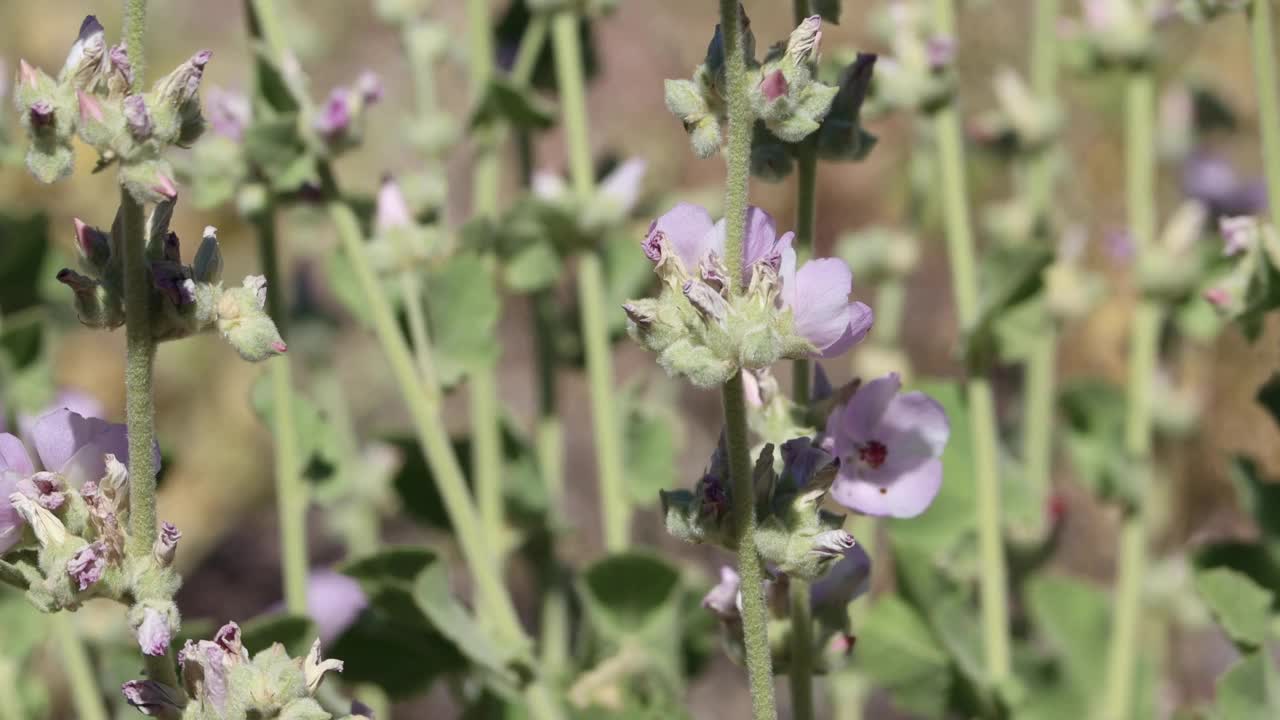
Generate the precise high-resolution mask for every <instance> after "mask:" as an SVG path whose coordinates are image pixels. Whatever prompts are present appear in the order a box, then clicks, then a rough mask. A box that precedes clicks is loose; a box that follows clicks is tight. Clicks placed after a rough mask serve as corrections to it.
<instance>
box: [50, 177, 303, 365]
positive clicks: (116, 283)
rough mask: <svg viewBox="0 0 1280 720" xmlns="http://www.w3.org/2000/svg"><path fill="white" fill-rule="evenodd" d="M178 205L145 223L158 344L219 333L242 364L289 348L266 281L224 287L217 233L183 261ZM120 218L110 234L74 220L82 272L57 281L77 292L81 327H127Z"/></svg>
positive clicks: (65, 272) (210, 231) (167, 204)
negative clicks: (174, 227) (272, 312)
mask: <svg viewBox="0 0 1280 720" xmlns="http://www.w3.org/2000/svg"><path fill="white" fill-rule="evenodd" d="M173 205H174V203H173V201H172V200H166V201H164V202H161V203H160V204H158V205H156V206H155V208H154V209H153V210H152V212H151V215H150V217H149V218H148V221H147V246H146V259H147V276H148V277H149V278H150V280H151V300H150V302H149V305H150V307H151V314H152V319H151V328H152V332H153V334H154V338H155V340H156V341H164V340H175V339H178V338H183V337H187V336H190V335H194V334H196V333H200V332H205V331H208V330H213V329H215V328H216V329H217V330H218V331H219V332H220V333H222V336H223V337H224V338H226V340H227V342H229V343H231V345H232V347H234V348H235V349H236V352H238V353H239V354H240V356H241V357H243V358H244V359H245V360H249V361H251V362H257V361H259V360H265V359H267V358H269V357H271V356H273V355H278V354H280V353H283V352H284V351H285V349H286V347H285V344H284V341H283V340H282V339H281V338H280V333H279V331H278V330H277V329H276V325H275V323H274V322H273V321H272V320H271V318H270V316H268V315H267V313H266V310H265V307H266V300H267V285H266V280H265V279H264V278H262V277H261V276H250V277H247V278H245V280H244V284H243V285H242V286H241V287H230V288H226V287H223V285H222V252H221V250H220V249H219V247H218V238H217V232H216V231H215V230H214V228H212V227H208V228H205V231H204V237H203V238H202V240H201V242H200V248H199V249H198V250H197V251H196V256H195V260H194V261H193V263H192V264H190V265H187V264H184V263H183V262H182V250H181V245H180V242H179V240H178V235H177V233H174V232H172V231H171V230H169V220H170V218H171V217H172V216H173ZM120 225H121V216H120V214H119V213H117V215H116V220H115V223H114V224H113V226H112V230H111V232H109V233H107V232H103V231H102V230H99V229H98V228H95V227H92V226H90V225H87V224H85V223H84V222H81V221H80V220H76V247H77V249H78V250H79V251H80V266H81V270H83V274H82V273H80V272H76V271H74V270H71V269H69V268H64V269H62V270H61V271H59V272H58V276H57V277H58V281H59V282H61V283H63V284H64V285H66V286H68V287H70V288H71V290H72V292H74V293H75V307H76V312H77V314H78V315H79V317H80V322H81V323H83V324H85V325H87V326H89V327H95V328H103V329H111V328H115V327H119V326H120V325H122V324H123V323H124V317H125V293H124V281H123V274H124V273H123V265H124V248H123V247H121V246H120V238H123V237H124V235H123V232H122V229H121V226H120Z"/></svg>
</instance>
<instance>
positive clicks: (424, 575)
mask: <svg viewBox="0 0 1280 720" xmlns="http://www.w3.org/2000/svg"><path fill="white" fill-rule="evenodd" d="M413 597H414V599H415V600H416V601H417V603H418V608H419V609H420V610H422V613H423V614H424V615H426V616H427V618H428V619H429V620H430V621H431V624H432V625H434V626H435V628H436V630H437V631H438V632H439V633H440V634H441V635H444V636H445V637H446V638H448V639H449V640H450V641H452V642H453V644H454V645H455V646H456V647H457V648H458V650H459V651H461V652H462V654H463V655H465V656H466V657H467V659H468V660H470V661H471V662H473V663H475V664H476V665H479V666H480V667H483V668H486V669H488V670H490V671H492V672H495V673H499V674H506V673H507V672H508V671H507V668H506V665H507V663H508V661H509V660H510V659H511V652H510V651H511V648H504V649H499V647H498V646H497V645H495V644H494V642H493V641H492V640H491V639H490V637H489V636H488V635H487V634H485V633H484V631H482V630H481V629H480V627H479V625H477V624H476V621H475V619H474V618H472V617H471V614H470V613H469V612H467V610H466V609H465V608H463V607H462V604H461V603H460V602H458V600H457V599H456V598H454V597H453V593H452V591H451V590H450V588H449V573H448V569H447V568H446V567H445V566H444V564H443V563H440V562H433V563H431V564H430V565H428V566H427V567H426V568H425V569H424V570H423V571H422V572H420V573H418V577H417V579H416V580H414V583H413Z"/></svg>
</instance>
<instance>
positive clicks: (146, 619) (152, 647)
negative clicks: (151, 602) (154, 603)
mask: <svg viewBox="0 0 1280 720" xmlns="http://www.w3.org/2000/svg"><path fill="white" fill-rule="evenodd" d="M172 638H173V630H172V629H171V628H170V627H169V620H168V618H166V617H165V615H164V613H162V612H160V611H159V610H156V609H154V608H150V607H148V608H146V609H145V611H144V613H143V616H142V624H141V625H139V626H138V646H139V647H140V648H142V654H143V655H150V656H151V657H159V656H161V655H164V654H165V652H166V651H167V650H168V649H169V643H170V641H171V640H172Z"/></svg>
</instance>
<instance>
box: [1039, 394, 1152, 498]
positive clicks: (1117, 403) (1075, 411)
mask: <svg viewBox="0 0 1280 720" xmlns="http://www.w3.org/2000/svg"><path fill="white" fill-rule="evenodd" d="M1058 403H1059V409H1060V410H1061V412H1062V419H1063V421H1064V428H1063V430H1064V436H1065V437H1064V440H1065V443H1066V447H1067V454H1068V456H1069V457H1070V458H1071V463H1072V465H1074V467H1075V471H1076V475H1077V476H1078V477H1079V478H1080V479H1081V480H1082V481H1083V482H1084V483H1085V485H1086V486H1087V487H1088V488H1089V489H1090V490H1091V491H1092V492H1093V494H1094V495H1095V496H1096V497H1098V498H1101V499H1104V500H1115V499H1132V498H1135V497H1136V495H1137V493H1136V490H1137V488H1136V487H1134V486H1133V478H1132V477H1131V475H1130V472H1129V463H1128V460H1127V458H1128V454H1127V453H1126V452H1125V451H1124V395H1123V393H1122V392H1121V391H1120V389H1119V388H1117V387H1115V386H1114V385H1111V384H1109V383H1107V382H1105V381H1102V380H1097V379H1085V380H1078V381H1075V382H1071V383H1068V384H1066V385H1065V386H1064V387H1063V388H1062V391H1061V393H1060V394H1059V396H1058Z"/></svg>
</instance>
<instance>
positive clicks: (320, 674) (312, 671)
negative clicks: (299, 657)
mask: <svg viewBox="0 0 1280 720" xmlns="http://www.w3.org/2000/svg"><path fill="white" fill-rule="evenodd" d="M330 670H332V671H335V672H342V661H341V660H334V659H332V658H330V659H328V660H322V659H321V658H320V639H319V638H317V639H316V641H315V642H314V643H312V645H311V652H309V653H307V658H306V660H305V661H304V662H303V664H302V674H303V677H304V678H305V679H306V682H307V693H308V694H310V695H315V694H316V691H317V690H319V689H320V682H321V681H322V680H324V676H325V673H327V672H329V671H330Z"/></svg>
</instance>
